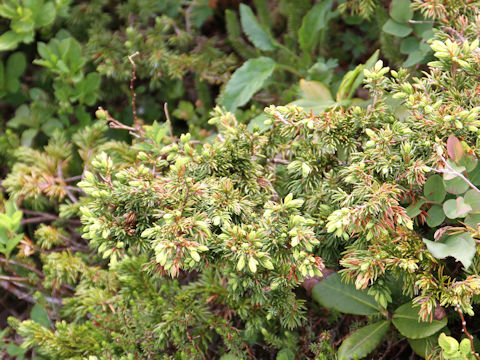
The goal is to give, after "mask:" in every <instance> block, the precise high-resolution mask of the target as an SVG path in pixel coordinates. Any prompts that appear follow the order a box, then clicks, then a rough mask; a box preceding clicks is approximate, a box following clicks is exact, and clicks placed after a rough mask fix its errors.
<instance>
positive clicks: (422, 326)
mask: <svg viewBox="0 0 480 360" xmlns="http://www.w3.org/2000/svg"><path fill="white" fill-rule="evenodd" d="M418 310H419V308H418V307H414V306H413V304H412V302H411V301H410V302H408V303H406V304H403V305H402V306H400V307H399V308H397V309H396V310H395V312H394V313H393V317H392V322H393V325H395V327H396V328H397V329H398V331H400V333H401V334H402V335H403V336H406V337H408V338H410V339H422V338H426V337H428V336H430V335H433V334H435V333H436V332H438V331H439V330H440V329H442V328H444V327H445V325H447V321H448V320H447V318H444V319H442V320H433V321H432V322H429V321H421V320H420V318H419V316H418Z"/></svg>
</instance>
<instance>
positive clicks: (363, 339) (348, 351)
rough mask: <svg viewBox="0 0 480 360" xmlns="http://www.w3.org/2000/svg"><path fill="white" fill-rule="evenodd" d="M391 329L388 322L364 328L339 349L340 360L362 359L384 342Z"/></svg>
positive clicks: (349, 337) (352, 335) (345, 341)
mask: <svg viewBox="0 0 480 360" xmlns="http://www.w3.org/2000/svg"><path fill="white" fill-rule="evenodd" d="M389 328H390V322H389V321H388V320H383V321H379V322H377V323H374V324H370V325H367V326H365V327H362V328H360V329H358V330H357V331H355V332H354V333H352V334H351V335H350V336H348V337H347V338H346V339H345V340H344V341H343V343H342V345H341V346H340V348H339V349H338V353H337V357H338V359H339V360H351V359H362V358H364V357H365V356H367V355H368V354H370V353H371V352H372V351H373V350H375V348H376V347H377V346H378V345H379V344H380V343H381V342H382V340H384V338H385V335H386V334H387V332H388V329H389Z"/></svg>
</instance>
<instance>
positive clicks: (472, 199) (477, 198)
mask: <svg viewBox="0 0 480 360" xmlns="http://www.w3.org/2000/svg"><path fill="white" fill-rule="evenodd" d="M464 197H465V203H466V204H468V205H470V206H471V207H472V210H473V211H479V210H480V193H479V192H478V191H476V190H474V189H471V190H468V191H467V192H466V193H465V195H464Z"/></svg>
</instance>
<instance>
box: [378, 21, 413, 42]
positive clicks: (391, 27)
mask: <svg viewBox="0 0 480 360" xmlns="http://www.w3.org/2000/svg"><path fill="white" fill-rule="evenodd" d="M382 30H383V31H385V32H386V33H387V34H390V35H393V36H397V37H400V38H404V37H406V36H408V35H410V33H411V32H412V28H409V27H408V26H407V25H405V24H400V23H398V22H396V21H394V20H393V19H388V21H387V22H386V23H385V24H384V25H383V27H382Z"/></svg>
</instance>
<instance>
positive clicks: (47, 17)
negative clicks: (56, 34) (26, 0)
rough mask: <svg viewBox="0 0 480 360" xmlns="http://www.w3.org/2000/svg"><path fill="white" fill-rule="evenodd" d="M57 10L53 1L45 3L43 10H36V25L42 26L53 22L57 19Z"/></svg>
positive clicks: (37, 26)
mask: <svg viewBox="0 0 480 360" xmlns="http://www.w3.org/2000/svg"><path fill="white" fill-rule="evenodd" d="M56 15H57V11H56V9H55V4H54V2H53V1H49V2H47V3H45V4H44V5H43V6H42V8H41V10H40V11H38V12H34V21H35V27H36V28H40V27H44V26H47V25H50V24H52V23H53V22H54V21H55V16H56Z"/></svg>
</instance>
